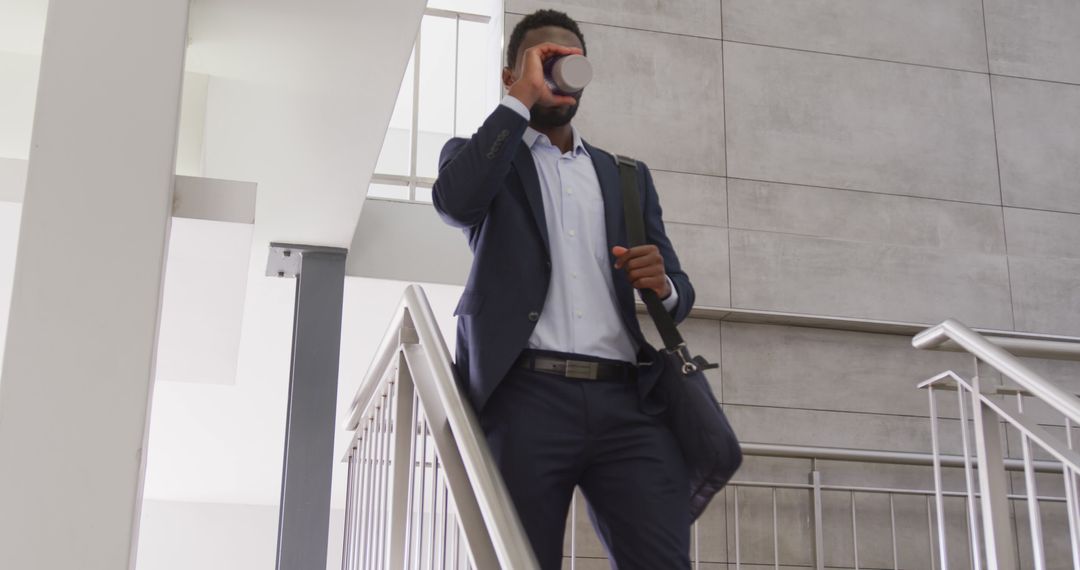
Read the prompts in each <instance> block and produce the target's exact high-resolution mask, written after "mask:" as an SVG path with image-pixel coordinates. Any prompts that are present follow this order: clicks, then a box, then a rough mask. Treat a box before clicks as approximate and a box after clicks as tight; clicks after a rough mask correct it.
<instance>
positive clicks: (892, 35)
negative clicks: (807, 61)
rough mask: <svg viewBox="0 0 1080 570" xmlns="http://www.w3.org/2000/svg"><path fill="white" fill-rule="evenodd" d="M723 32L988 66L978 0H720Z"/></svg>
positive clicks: (743, 38)
mask: <svg viewBox="0 0 1080 570" xmlns="http://www.w3.org/2000/svg"><path fill="white" fill-rule="evenodd" d="M723 4H724V39H726V40H732V41H738V42H747V43H752V44H763V45H772V46H780V47H790V48H797V49H805V50H811V51H820V52H825V53H835V54H844V55H853V56H860V57H869V58H875V59H885V60H890V61H900V62H905V63H918V64H923V65H934V66H938V67H951V68H956V69H966V70H970V71H982V72H986V44H985V39H984V36H983V17H982V6H981V4H980V2H979V1H978V0H884V1H880V0H879V1H877V2H839V1H837V0H810V1H806V0H803V1H801V2H789V1H785V0H725V1H724V3H723Z"/></svg>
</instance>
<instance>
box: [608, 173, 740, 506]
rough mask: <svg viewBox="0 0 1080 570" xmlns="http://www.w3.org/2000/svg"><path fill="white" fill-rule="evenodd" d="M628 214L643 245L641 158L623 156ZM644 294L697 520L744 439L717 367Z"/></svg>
mask: <svg viewBox="0 0 1080 570" xmlns="http://www.w3.org/2000/svg"><path fill="white" fill-rule="evenodd" d="M616 160H617V161H618V163H619V176H620V178H621V181H622V190H623V214H624V215H625V216H626V231H627V235H628V237H629V239H630V245H631V246H638V245H644V244H645V243H646V241H645V225H644V224H645V223H644V218H643V217H642V214H641V206H640V205H639V202H638V189H637V161H636V160H634V159H632V158H628V157H625V156H618V157H617V158H616ZM640 291H641V297H642V299H643V300H644V301H645V306H646V307H647V308H648V310H649V315H650V316H651V317H652V320H653V322H654V323H655V324H656V329H657V330H658V331H659V332H660V337H661V338H663V340H664V348H663V349H662V350H660V361H661V364H662V366H663V371H662V372H661V374H660V379H659V380H658V382H657V385H656V388H655V390H656V391H657V396H659V397H660V399H661V400H662V401H663V402H664V403H665V404H666V410H665V416H666V418H667V422H668V424H669V425H670V427H671V431H672V432H673V433H674V434H675V437H676V439H678V441H679V447H680V448H681V451H682V454H683V459H684V460H685V461H686V468H687V473H688V474H689V476H690V517H691V520H696V519H697V518H698V517H699V516H700V515H701V513H702V512H704V511H705V508H706V507H707V506H708V505H709V501H711V500H712V498H713V496H714V495H716V494H717V493H719V492H720V490H721V489H723V488H724V485H726V484H727V482H728V481H729V480H731V477H732V476H733V475H734V474H735V471H736V470H738V468H739V466H740V465H741V464H742V450H741V449H740V447H739V440H738V439H737V438H736V437H735V432H734V431H733V430H732V429H731V424H729V423H728V420H727V416H725V415H724V410H723V409H721V407H720V403H719V402H717V401H716V397H715V396H714V395H713V392H712V389H711V388H709V382H708V380H707V379H706V378H705V373H704V371H705V370H707V369H710V368H716V367H717V365H716V364H712V363H709V362H708V361H706V360H705V358H704V357H701V356H690V350H689V349H688V348H687V347H686V342H685V341H683V338H682V335H681V334H679V329H678V328H677V327H676V326H675V321H674V320H673V319H672V318H671V315H670V314H668V312H667V310H665V309H664V306H663V303H661V301H660V297H659V296H658V295H657V294H656V291H653V290H652V289H642V290H640Z"/></svg>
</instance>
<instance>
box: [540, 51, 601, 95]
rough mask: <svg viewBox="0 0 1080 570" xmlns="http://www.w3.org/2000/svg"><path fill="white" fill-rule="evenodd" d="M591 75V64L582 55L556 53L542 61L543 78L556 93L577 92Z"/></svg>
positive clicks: (567, 93) (570, 93)
mask: <svg viewBox="0 0 1080 570" xmlns="http://www.w3.org/2000/svg"><path fill="white" fill-rule="evenodd" d="M592 77H593V69H592V64H591V63H589V60H588V59H585V56H583V55H576V54H572V55H558V56H555V57H551V58H548V59H547V60H546V61H544V80H545V81H546V82H547V85H548V87H549V88H550V89H551V92H552V93H554V94H556V95H573V94H575V93H578V92H580V91H581V90H582V89H585V86H586V85H588V84H589V82H590V81H592Z"/></svg>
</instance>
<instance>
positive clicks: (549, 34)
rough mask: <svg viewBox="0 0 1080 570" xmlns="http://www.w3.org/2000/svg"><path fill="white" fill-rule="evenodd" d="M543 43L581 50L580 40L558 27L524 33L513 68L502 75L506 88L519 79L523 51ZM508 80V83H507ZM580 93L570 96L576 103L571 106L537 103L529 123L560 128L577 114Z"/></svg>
mask: <svg viewBox="0 0 1080 570" xmlns="http://www.w3.org/2000/svg"><path fill="white" fill-rule="evenodd" d="M544 42H551V43H554V44H559V45H563V46H566V47H572V48H578V49H583V47H582V45H581V40H579V39H578V37H577V36H576V35H574V32H571V31H570V30H567V29H566V28H561V27H559V26H544V27H542V28H536V29H533V30H529V31H528V32H525V37H524V38H522V40H521V47H520V48H518V53H517V60H516V61H515V62H514V68H513V69H512V70H510V73H504V74H503V82H504V83H505V84H506V86H507V87H510V85H512V84H513V82H514V81H517V79H518V78H519V77H521V71H522V69H523V68H522V65H523V63H522V62H523V59H524V54H525V50H527V49H529V48H531V47H533V46H535V45H538V44H542V43H544ZM507 80H509V82H507ZM581 93H582V92H580V91H579V92H577V93H574V94H573V95H571V97H573V98H574V99H575V100H577V101H578V103H574V104H573V105H556V106H553V107H549V106H546V105H541V104H540V103H537V104H535V105H533V106H532V109H529V113H530V115H531V117H532V120H531V122H532V123H533V124H535V125H537V126H540V127H561V126H563V125H566V124H568V123H569V122H570V120H571V119H573V118H574V115H575V114H576V113H577V110H578V105H579V104H580V101H581Z"/></svg>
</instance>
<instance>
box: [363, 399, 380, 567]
mask: <svg viewBox="0 0 1080 570" xmlns="http://www.w3.org/2000/svg"><path fill="white" fill-rule="evenodd" d="M378 417H379V408H378V407H377V406H376V408H375V411H374V415H373V416H372V417H371V419H370V423H369V426H368V431H367V433H366V438H367V440H368V447H367V454H366V455H367V460H368V465H369V472H370V476H369V477H368V482H367V485H366V487H367V491H366V493H367V497H368V498H367V506H366V507H365V508H366V510H367V513H366V514H365V515H364V520H365V521H366V522H365V523H364V524H365V527H364V542H363V549H364V568H371V567H372V566H373V563H374V558H375V549H374V548H372V543H373V542H374V541H373V540H372V537H373V536H374V535H375V521H376V519H375V502H376V501H377V500H378V490H379V489H378V480H379V466H378V464H377V462H376V460H375V458H376V457H378V450H379V436H378V434H377V433H376V432H375V430H376V429H378V426H377V422H378Z"/></svg>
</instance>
